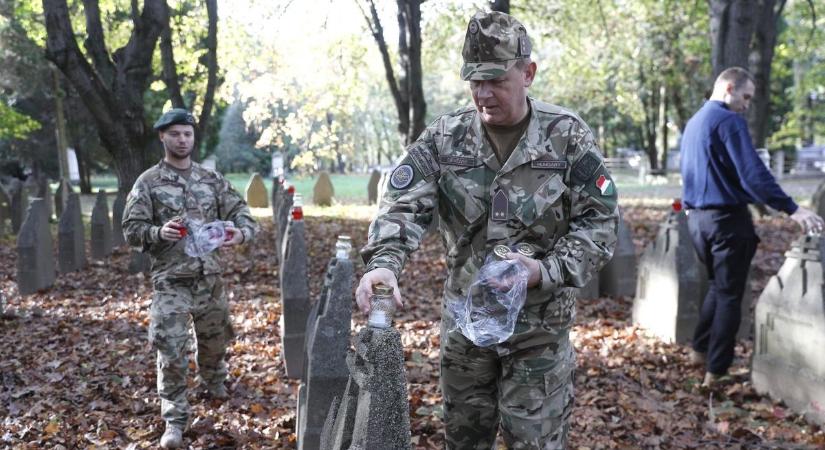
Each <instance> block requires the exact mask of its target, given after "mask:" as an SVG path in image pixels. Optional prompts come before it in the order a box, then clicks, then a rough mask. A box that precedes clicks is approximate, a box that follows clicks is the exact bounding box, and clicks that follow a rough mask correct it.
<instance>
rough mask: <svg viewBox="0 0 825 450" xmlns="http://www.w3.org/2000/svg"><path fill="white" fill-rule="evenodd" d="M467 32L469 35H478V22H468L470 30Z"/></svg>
mask: <svg viewBox="0 0 825 450" xmlns="http://www.w3.org/2000/svg"><path fill="white" fill-rule="evenodd" d="M469 31H470V34H476V33H478V22H476V21H475V20H474V21H472V22H470V29H469Z"/></svg>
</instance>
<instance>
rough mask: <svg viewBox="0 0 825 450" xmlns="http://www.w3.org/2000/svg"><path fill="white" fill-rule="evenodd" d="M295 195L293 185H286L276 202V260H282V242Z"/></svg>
mask: <svg viewBox="0 0 825 450" xmlns="http://www.w3.org/2000/svg"><path fill="white" fill-rule="evenodd" d="M294 197H295V187H294V186H287V188H286V191H285V193H284V195H282V196H281V200H280V202H279V204H278V218H277V220H276V221H275V225H276V226H277V228H278V235H277V236H276V238H275V252H276V253H277V254H278V261H283V259H282V257H283V253H284V249H283V242H284V234H285V233H286V225H287V223H289V216H290V212H291V211H292V203H293V199H294Z"/></svg>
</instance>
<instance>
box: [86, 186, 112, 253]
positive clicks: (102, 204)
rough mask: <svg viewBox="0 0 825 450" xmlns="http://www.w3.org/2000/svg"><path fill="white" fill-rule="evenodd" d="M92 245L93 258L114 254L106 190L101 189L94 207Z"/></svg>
mask: <svg viewBox="0 0 825 450" xmlns="http://www.w3.org/2000/svg"><path fill="white" fill-rule="evenodd" d="M89 236H90V240H91V244H92V245H91V247H92V259H105V258H107V257H109V255H111V254H112V224H111V222H109V204H108V203H107V201H106V191H104V190H103V189H101V190H100V191H98V193H97V198H95V206H94V208H93V209H92V232H91V234H90V235H89Z"/></svg>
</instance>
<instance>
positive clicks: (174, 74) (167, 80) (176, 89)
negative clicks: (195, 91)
mask: <svg viewBox="0 0 825 450" xmlns="http://www.w3.org/2000/svg"><path fill="white" fill-rule="evenodd" d="M167 19H168V20H167V21H166V26H165V27H164V28H163V32H161V34H160V59H161V63H162V65H163V71H162V76H163V83H164V84H166V92H167V93H168V94H169V100H171V101H172V106H173V107H175V108H184V109H185V108H186V104H185V103H184V102H183V96H182V95H181V93H180V79H179V77H178V68H177V64H176V63H175V53H174V50H173V47H172V19H171V17H169V15H168V14H167Z"/></svg>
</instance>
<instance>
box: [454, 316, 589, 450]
mask: <svg viewBox="0 0 825 450" xmlns="http://www.w3.org/2000/svg"><path fill="white" fill-rule="evenodd" d="M553 303H558V302H553ZM551 305H552V303H551ZM547 306H548V304H546V303H545V304H541V305H532V306H525V307H524V308H523V309H522V311H521V313H520V314H519V318H518V322H517V323H516V330H515V332H514V333H513V336H511V337H510V338H509V339H508V340H507V341H505V342H503V343H501V344H498V345H492V346H489V347H479V346H476V345H475V344H473V343H472V342H471V341H470V340H468V339H467V338H465V337H464V336H463V335H462V334H461V332H460V331H458V330H454V331H448V328H447V327H446V326H445V325H444V323H449V321H443V322H442V329H441V389H442V393H443V394H444V423H445V428H446V448H447V449H449V450H471V449H473V450H475V449H478V450H481V449H483V450H489V449H491V448H494V444H495V441H496V434H497V432H498V430H499V427H500V428H501V434H502V437H503V439H504V442H505V443H506V445H507V448H509V449H542V450H544V449H564V448H566V446H567V436H568V432H569V429H570V423H569V422H570V414H571V412H572V409H573V375H574V368H575V365H576V362H575V353H574V350H573V346H572V345H571V344H570V340H569V330H570V324H571V323H572V317H573V315H574V313H573V314H566V316H567V317H565V319H564V320H559V317H558V311H556V312H555V313H554V312H553V311H552V310H554V309H555V308H548V307H547ZM568 309H569V308H568Z"/></svg>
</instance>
